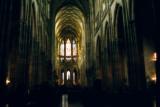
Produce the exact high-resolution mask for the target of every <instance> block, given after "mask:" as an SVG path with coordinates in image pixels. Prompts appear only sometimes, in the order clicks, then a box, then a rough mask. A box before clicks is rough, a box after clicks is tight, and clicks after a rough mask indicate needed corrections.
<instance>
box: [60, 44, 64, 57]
mask: <svg viewBox="0 0 160 107" xmlns="http://www.w3.org/2000/svg"><path fill="white" fill-rule="evenodd" d="M60 55H61V56H64V41H62V43H61V45H60Z"/></svg>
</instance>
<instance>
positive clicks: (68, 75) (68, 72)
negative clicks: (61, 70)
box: [67, 71, 71, 80]
mask: <svg viewBox="0 0 160 107" xmlns="http://www.w3.org/2000/svg"><path fill="white" fill-rule="evenodd" d="M70 76H71V74H70V71H67V80H69V79H70Z"/></svg>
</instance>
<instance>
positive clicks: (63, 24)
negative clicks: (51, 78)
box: [55, 5, 85, 85]
mask: <svg viewBox="0 0 160 107" xmlns="http://www.w3.org/2000/svg"><path fill="white" fill-rule="evenodd" d="M55 50H56V51H55V52H56V55H55V59H56V60H55V64H56V67H57V68H56V69H57V70H56V71H57V72H56V75H58V77H60V75H59V73H58V72H59V71H58V69H65V71H66V72H65V73H66V79H64V85H67V84H65V83H67V82H65V81H68V82H69V81H70V83H69V84H72V85H75V84H78V83H76V82H77V81H78V80H76V79H77V78H76V73H75V72H74V69H75V68H76V69H80V71H79V74H80V75H81V76H80V77H82V78H80V79H81V80H80V81H81V83H82V81H83V80H85V79H84V78H85V76H84V74H85V73H83V72H84V71H85V70H84V69H85V67H84V64H85V63H84V62H85V58H84V56H85V18H84V14H83V13H82V11H81V10H80V9H79V8H77V7H76V6H73V5H66V6H64V7H62V8H60V10H59V11H58V12H57V14H56V17H55ZM67 69H70V71H69V72H68V71H67ZM82 75H83V76H82ZM61 79H62V78H61ZM72 80H73V81H74V82H73V81H72ZM58 81H61V80H58Z"/></svg>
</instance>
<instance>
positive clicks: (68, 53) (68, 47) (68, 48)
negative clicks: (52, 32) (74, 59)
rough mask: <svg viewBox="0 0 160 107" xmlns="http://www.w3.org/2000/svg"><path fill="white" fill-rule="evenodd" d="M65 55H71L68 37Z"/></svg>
mask: <svg viewBox="0 0 160 107" xmlns="http://www.w3.org/2000/svg"><path fill="white" fill-rule="evenodd" d="M66 56H71V42H70V40H69V39H68V40H67V43H66Z"/></svg>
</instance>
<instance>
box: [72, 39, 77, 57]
mask: <svg viewBox="0 0 160 107" xmlns="http://www.w3.org/2000/svg"><path fill="white" fill-rule="evenodd" d="M76 55H77V46H76V42H75V41H73V56H76Z"/></svg>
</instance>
